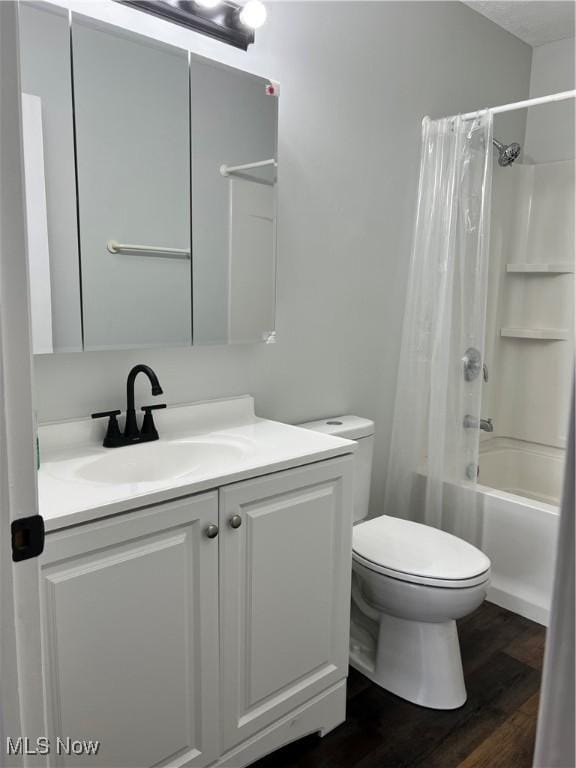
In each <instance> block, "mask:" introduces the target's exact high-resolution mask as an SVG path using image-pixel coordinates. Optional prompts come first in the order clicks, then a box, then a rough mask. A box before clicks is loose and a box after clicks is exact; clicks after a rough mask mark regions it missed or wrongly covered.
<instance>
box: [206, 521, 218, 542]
mask: <svg viewBox="0 0 576 768" xmlns="http://www.w3.org/2000/svg"><path fill="white" fill-rule="evenodd" d="M204 533H205V534H206V538H208V539H215V538H216V536H218V526H217V525H214V524H213V523H211V524H210V525H207V526H206V529H205V531H204Z"/></svg>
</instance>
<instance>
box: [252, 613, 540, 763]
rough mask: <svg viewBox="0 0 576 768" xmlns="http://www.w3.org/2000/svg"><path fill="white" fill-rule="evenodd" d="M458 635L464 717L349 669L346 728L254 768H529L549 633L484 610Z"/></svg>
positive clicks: (519, 619) (312, 738) (286, 750)
mask: <svg viewBox="0 0 576 768" xmlns="http://www.w3.org/2000/svg"><path fill="white" fill-rule="evenodd" d="M458 631H459V635H460V644H461V647H462V658H463V663H464V674H465V677H466V686H467V690H468V701H467V702H466V704H465V705H464V706H463V707H461V708H460V709H457V710H452V711H450V712H440V711H435V710H430V709H424V708H422V707H417V706H415V705H414V704H409V703H408V702H406V701H403V700H402V699H399V698H398V697H397V696H394V695H392V694H391V693H387V692H386V691H384V690H382V689H381V688H379V687H378V686H376V685H374V684H373V683H371V682H370V681H369V680H367V679H366V678H365V677H363V676H362V675H360V674H359V673H358V672H356V671H355V670H353V669H351V670H350V677H349V678H348V708H347V717H346V722H345V723H343V724H342V725H341V726H339V727H338V728H336V729H335V730H334V731H332V732H331V733H329V734H328V735H327V736H325V737H324V738H323V739H321V738H319V737H318V736H317V735H313V736H309V737H307V738H305V739H301V740H300V741H298V742H295V743H294V744H290V745H288V746H287V747H284V748H283V749H281V750H278V751H277V752H274V753H273V754H271V755H268V756H267V757H265V758H263V759H262V760H259V761H258V762H257V763H254V764H253V766H252V768H530V767H531V765H532V753H533V749H534V738H535V733H536V717H537V712H538V693H539V689H540V677H541V672H542V657H543V653H544V638H545V630H544V628H543V627H541V626H540V625H538V624H534V623H533V622H531V621H528V619H524V618H522V617H520V616H516V615H515V614H513V613H510V612H509V611H506V610H504V609H503V608H499V607H497V606H495V605H492V604H491V603H484V605H482V607H481V608H479V609H478V610H477V611H475V612H474V613H473V614H471V615H470V616H468V617H466V618H465V619H463V620H462V621H460V622H459V623H458Z"/></svg>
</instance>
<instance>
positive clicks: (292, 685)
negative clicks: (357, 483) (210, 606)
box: [220, 457, 352, 752]
mask: <svg viewBox="0 0 576 768" xmlns="http://www.w3.org/2000/svg"><path fill="white" fill-rule="evenodd" d="M239 523H240V525H239V527H233V526H238V524H239ZM351 536H352V457H343V458H339V459H334V460H330V461H323V462H319V463H317V464H313V465H310V466H307V467H302V468H298V469H293V470H289V471H286V472H279V473H276V474H274V475H271V476H268V477H264V478H259V479H256V480H248V481H246V482H242V483H238V484H236V485H230V486H227V487H225V488H222V489H221V490H220V622H221V671H220V673H221V701H222V705H221V733H222V742H223V743H222V750H223V752H226V751H227V750H230V749H231V748H233V747H234V746H235V745H236V744H238V743H239V742H241V741H243V740H245V739H247V738H249V737H251V736H252V735H254V734H256V733H257V732H258V731H260V730H261V729H263V728H265V727H266V726H268V725H270V724H271V723H273V722H275V721H276V720H278V719H280V718H282V717H283V716H285V715H288V714H289V713H290V711H291V710H293V709H294V708H295V707H298V706H300V705H301V704H303V703H304V702H306V701H308V700H309V699H311V698H312V697H314V696H315V695H317V694H319V693H321V692H322V691H324V690H325V689H327V688H329V687H330V686H332V685H333V684H335V683H337V682H338V681H339V680H342V679H343V678H344V677H346V675H347V669H348V636H349V605H350V571H351V561H352V555H351Z"/></svg>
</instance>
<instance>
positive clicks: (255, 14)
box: [240, 0, 267, 29]
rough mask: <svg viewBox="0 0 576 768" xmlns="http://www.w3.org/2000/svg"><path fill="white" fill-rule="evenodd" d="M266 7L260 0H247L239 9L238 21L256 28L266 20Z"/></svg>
mask: <svg viewBox="0 0 576 768" xmlns="http://www.w3.org/2000/svg"><path fill="white" fill-rule="evenodd" d="M266 15H267V14H266V8H265V6H264V3H262V2H261V0H248V2H246V3H245V4H244V5H243V6H242V9H241V11H240V22H241V23H242V24H244V26H245V27H250V29H258V28H259V27H261V26H262V24H264V22H265V21H266Z"/></svg>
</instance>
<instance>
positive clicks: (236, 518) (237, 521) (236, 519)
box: [228, 515, 242, 528]
mask: <svg viewBox="0 0 576 768" xmlns="http://www.w3.org/2000/svg"><path fill="white" fill-rule="evenodd" d="M228 522H229V523H230V528H240V526H241V525H242V518H241V517H240V515H232V517H231V518H230V520H229V521H228Z"/></svg>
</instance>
